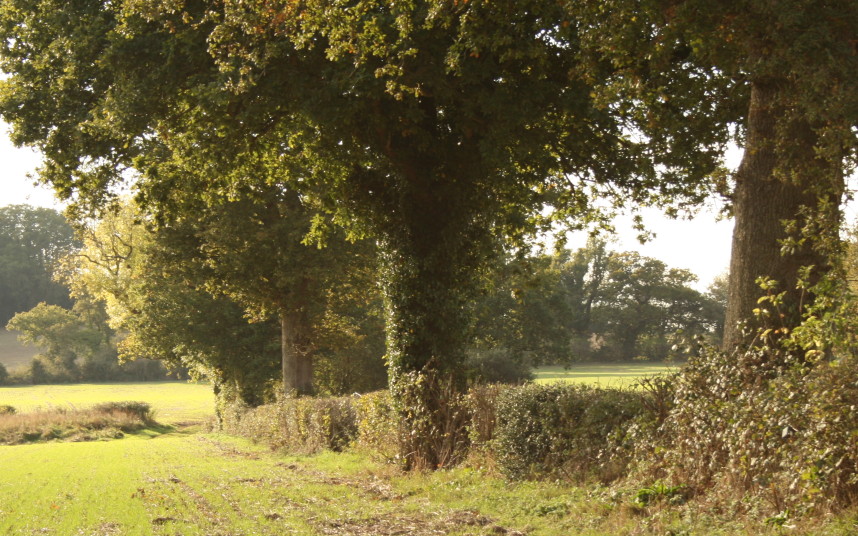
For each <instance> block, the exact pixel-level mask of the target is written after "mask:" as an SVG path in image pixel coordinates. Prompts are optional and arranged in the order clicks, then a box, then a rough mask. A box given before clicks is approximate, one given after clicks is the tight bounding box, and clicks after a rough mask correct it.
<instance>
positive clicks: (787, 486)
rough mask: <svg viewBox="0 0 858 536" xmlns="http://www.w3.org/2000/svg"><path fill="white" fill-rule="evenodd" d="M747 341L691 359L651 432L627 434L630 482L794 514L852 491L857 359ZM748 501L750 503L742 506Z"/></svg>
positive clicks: (856, 467) (857, 451)
mask: <svg viewBox="0 0 858 536" xmlns="http://www.w3.org/2000/svg"><path fill="white" fill-rule="evenodd" d="M775 352H778V350H776V349H773V348H772V347H752V348H750V349H747V350H745V351H744V352H737V353H733V354H725V353H722V352H719V351H716V350H709V351H708V352H707V353H705V354H704V355H701V356H700V357H696V358H692V359H691V360H690V361H689V363H688V365H687V366H686V368H685V369H684V370H683V372H682V374H680V375H679V376H678V377H677V379H676V382H675V400H674V404H675V405H674V407H673V409H672V411H670V413H669V414H668V416H667V418H666V419H665V421H664V422H663V424H662V425H661V426H660V427H658V428H657V429H655V430H653V429H649V430H646V431H641V430H633V435H635V439H636V443H635V444H636V449H637V453H636V458H637V470H636V473H637V474H636V478H644V479H649V480H663V481H666V482H672V483H681V484H684V485H686V486H687V488H688V492H689V493H690V494H692V495H697V496H706V497H707V498H708V499H709V500H710V501H715V502H718V501H719V500H720V501H722V502H724V503H728V502H729V503H731V504H736V503H737V501H738V502H741V503H744V504H747V505H753V504H762V505H763V506H764V507H766V509H768V510H769V511H770V512H783V511H786V510H789V511H791V512H794V514H795V515H801V514H802V513H806V512H809V511H812V510H814V509H820V510H825V509H829V508H831V507H837V506H841V507H843V506H848V505H850V504H852V503H853V502H854V500H855V497H857V496H858V412H856V408H858V362H856V360H855V359H854V358H851V357H848V358H842V359H840V360H835V361H827V360H823V361H816V362H809V361H806V360H796V359H795V358H794V357H791V356H790V355H789V354H786V353H783V354H782V355H779V356H773V355H772V354H773V353H775ZM749 507H750V506H749Z"/></svg>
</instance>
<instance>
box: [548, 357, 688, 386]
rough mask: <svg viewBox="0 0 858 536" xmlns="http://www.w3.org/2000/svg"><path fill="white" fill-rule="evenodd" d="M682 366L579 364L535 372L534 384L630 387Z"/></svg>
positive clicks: (670, 364)
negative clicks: (562, 383)
mask: <svg viewBox="0 0 858 536" xmlns="http://www.w3.org/2000/svg"><path fill="white" fill-rule="evenodd" d="M680 366H681V365H679V364H676V363H662V362H646V361H644V362H632V363H578V364H574V365H571V366H570V367H568V368H566V367H563V366H560V365H557V366H548V367H540V368H537V369H536V370H534V376H535V379H534V382H535V383H542V384H544V383H556V382H567V383H580V384H587V385H593V386H597V387H629V386H631V385H633V384H634V383H635V382H637V381H638V380H640V379H641V378H645V377H648V376H656V375H659V374H666V373H669V372H674V371H676V370H678V369H679V367H680Z"/></svg>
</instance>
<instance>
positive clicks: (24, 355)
mask: <svg viewBox="0 0 858 536" xmlns="http://www.w3.org/2000/svg"><path fill="white" fill-rule="evenodd" d="M38 353H39V350H38V348H35V347H32V346H24V345H23V344H21V343H20V342H18V334H17V333H15V332H12V331H6V330H5V329H0V364H3V365H4V366H5V367H6V368H7V369H10V370H11V369H14V368H18V367H23V366H26V365H28V364H29V363H30V361H32V360H33V357H35V355H36V354H38Z"/></svg>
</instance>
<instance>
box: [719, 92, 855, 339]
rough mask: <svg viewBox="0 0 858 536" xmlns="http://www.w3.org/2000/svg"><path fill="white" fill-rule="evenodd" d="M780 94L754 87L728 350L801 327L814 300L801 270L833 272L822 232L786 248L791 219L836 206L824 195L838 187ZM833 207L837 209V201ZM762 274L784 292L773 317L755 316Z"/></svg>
mask: <svg viewBox="0 0 858 536" xmlns="http://www.w3.org/2000/svg"><path fill="white" fill-rule="evenodd" d="M779 97H780V93H779V85H778V84H777V83H761V82H757V83H754V84H753V86H752V91H751V102H750V108H749V111H748V125H747V139H746V144H745V154H744V156H743V158H742V162H741V164H740V166H739V169H738V171H737V173H736V188H735V191H734V197H733V211H734V216H735V227H734V229H733V244H732V254H731V259H730V283H729V291H728V299H727V314H726V320H725V326H724V340H723V348H724V349H725V350H727V351H730V350H733V349H735V348H737V347H739V346H741V345H742V344H744V343H747V342H750V339H752V338H753V337H754V336H755V334H756V331H757V328H760V327H775V328H778V327H788V328H792V327H795V326H796V325H798V323H800V321H801V312H802V310H803V308H804V307H806V306H807V305H808V303H809V302H810V300H812V296H810V295H809V294H808V293H807V292H806V291H805V290H803V289H799V288H797V284H798V282H799V280H800V270H801V269H802V268H803V267H807V266H813V267H814V269H813V270H812V272H811V273H812V274H814V275H812V277H811V283H812V282H814V281H813V280H814V279H817V278H818V276H819V275H820V274H821V273H823V272H824V271H825V270H826V269H827V264H828V259H827V258H826V257H825V255H824V254H823V253H822V252H821V251H820V250H819V248H818V247H817V241H818V239H819V238H820V237H814V236H807V237H805V240H804V242H803V243H802V244H801V245H800V246H799V247H797V248H795V249H794V250H793V251H785V250H784V248H783V243H784V242H783V241H784V240H785V239H787V238H788V237H789V236H788V232H787V229H786V226H785V222H787V221H790V220H797V221H798V229H801V228H802V227H803V226H804V225H805V224H806V215H807V214H808V213H814V212H815V211H819V210H828V211H830V210H832V208H831V206H828V205H826V204H824V203H822V204H821V203H820V200H821V199H823V198H824V197H825V196H826V195H827V196H839V191H837V190H838V187H836V186H835V187H833V188H832V187H831V185H824V184H822V183H821V182H822V181H828V182H830V181H829V178H830V177H831V169H832V166H831V165H830V164H828V163H826V162H823V161H822V160H821V159H818V158H817V157H816V155H815V145H816V141H817V140H816V137H815V136H816V134H815V132H814V129H813V128H812V127H811V125H809V124H807V123H806V122H804V121H796V120H790V119H789V118H786V113H787V112H786V110H785V108H784V106H783V105H782V104H780V102H781V99H780V98H779ZM805 209H809V211H810V212H808V211H807V210H805ZM833 210H834V211H835V212H836V211H837V203H834V208H833ZM832 216H833V217H837V215H836V214H834V215H832ZM760 277H765V278H770V279H774V280H776V281H777V282H778V287H777V292H782V291H785V292H786V295H785V297H784V301H783V305H782V306H781V307H779V308H778V309H777V310H774V311H770V313H771V315H770V316H769V317H768V318H757V317H756V316H755V315H754V313H753V311H754V309H755V308H758V307H761V305H760V304H759V303H758V300H759V298H760V297H761V296H762V295H763V294H764V291H763V290H762V289H761V288H760V286H759V284H758V283H757V279H758V278H760ZM763 307H764V306H763ZM743 325H744V326H745V328H746V329H743V328H742V326H743Z"/></svg>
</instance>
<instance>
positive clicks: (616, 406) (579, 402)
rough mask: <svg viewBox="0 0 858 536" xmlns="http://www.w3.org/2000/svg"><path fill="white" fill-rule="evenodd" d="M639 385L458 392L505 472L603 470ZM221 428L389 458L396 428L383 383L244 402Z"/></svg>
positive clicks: (310, 448)
mask: <svg viewBox="0 0 858 536" xmlns="http://www.w3.org/2000/svg"><path fill="white" fill-rule="evenodd" d="M648 396H649V393H647V392H645V391H622V390H613V389H593V388H587V387H581V386H573V385H552V386H540V385H526V386H521V387H509V386H500V385H483V386H476V387H474V388H473V389H471V390H470V391H469V393H468V395H467V397H466V399H465V400H466V405H467V411H468V413H469V415H468V424H467V426H468V430H467V436H468V438H469V439H470V444H469V445H467V446H466V448H467V449H469V451H470V452H462V453H460V455H459V458H462V459H464V458H466V457H467V455H468V454H469V453H471V454H474V453H480V458H481V459H484V458H485V456H486V455H488V456H491V457H492V458H493V460H494V462H495V463H496V464H497V465H498V467H499V468H500V469H501V470H502V471H503V472H504V473H505V474H506V475H508V476H509V477H511V478H516V479H519V478H540V477H551V478H558V477H566V478H573V479H579V478H584V477H592V476H595V477H598V478H600V479H603V480H605V479H610V478H613V477H615V476H617V475H618V474H619V473H621V472H622V470H623V469H624V468H625V462H626V458H625V457H624V456H623V455H622V453H624V452H627V449H623V448H621V447H622V444H623V441H624V439H625V432H626V429H627V427H628V425H629V424H630V423H632V422H633V421H634V422H637V421H640V420H642V419H643V420H646V419H651V418H652V412H651V411H649V410H648V409H647V408H648V407H649V406H650V405H649V404H647V400H646V399H647V397H648ZM222 417H223V418H222V423H221V424H222V428H223V429H224V431H227V432H229V433H234V434H238V435H242V436H245V437H249V438H251V439H253V440H255V441H258V442H261V443H266V444H268V445H270V446H271V447H272V448H274V449H283V450H286V451H288V452H294V453H312V452H317V451H320V450H324V449H329V450H335V451H340V450H344V449H347V448H349V449H356V450H360V451H364V452H369V453H372V454H373V455H376V456H379V457H381V458H383V459H385V460H390V461H393V460H395V459H396V456H397V455H398V452H399V444H400V443H399V442H400V441H401V440H402V434H403V433H408V431H407V430H402V429H400V425H399V421H398V420H397V418H396V412H395V411H394V409H393V405H392V403H391V399H390V395H389V393H388V392H387V391H377V392H374V393H368V394H363V395H353V396H349V397H340V398H310V397H305V398H297V399H288V400H282V401H279V402H277V403H275V404H269V405H264V406H259V407H257V408H248V407H246V406H242V405H236V404H234V405H232V406H230V407H229V408H228V409H227V410H226V411H224V412H223V416H222Z"/></svg>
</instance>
